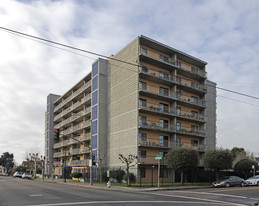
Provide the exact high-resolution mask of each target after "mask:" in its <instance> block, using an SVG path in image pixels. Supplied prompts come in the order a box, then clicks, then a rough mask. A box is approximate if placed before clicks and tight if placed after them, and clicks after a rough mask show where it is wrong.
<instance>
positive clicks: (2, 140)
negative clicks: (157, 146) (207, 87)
mask: <svg viewBox="0 0 259 206" xmlns="http://www.w3.org/2000/svg"><path fill="white" fill-rule="evenodd" d="M258 11H259V1H256V0H246V1H243V0H163V1H161V0H148V1H142V0H131V1H126V0H121V1H118V0H99V1H93V0H77V1H72V0H71V1H69V0H60V1H59V0H55V1H54V0H53V1H50V0H44V1H41V0H38V1H32V0H26V1H14V0H5V1H0V27H5V28H8V29H12V30H17V31H19V32H23V33H27V34H30V35H35V36H38V37H41V38H45V39H49V40H52V41H57V42H60V43H63V44H67V45H70V46H73V47H78V48H81V49H85V50H88V51H93V52H96V53H100V54H103V55H106V56H110V55H111V54H116V53H117V52H118V51H119V50H121V49H122V48H123V47H124V46H125V45H127V44H128V43H130V42H131V41H132V40H133V39H135V38H136V37H137V36H139V35H145V36H147V37H150V38H152V39H154V40H156V41H159V42H161V43H164V44H166V45H169V46H171V47H173V48H176V49H178V50H180V51H183V52H185V53H187V54H190V55H192V56H194V57H196V58H199V59H201V60H203V61H206V62H208V65H207V67H206V69H207V74H208V79H209V80H211V81H214V82H216V83H217V86H218V87H220V88H225V89H229V90H234V91H237V92H240V93H244V94H247V95H251V96H254V97H259V84H258V78H259V26H258V22H259V12H258ZM96 58H97V56H93V55H89V54H86V53H80V52H76V51H72V50H68V49H64V48H57V46H55V47H53V45H52V46H50V45H47V44H43V43H42V42H38V41H35V40H31V39H29V38H24V37H22V36H20V35H14V34H12V33H10V32H6V31H4V30H1V29H0V96H1V100H0V111H1V112H0V131H1V132H0V155H1V154H2V153H4V152H9V153H13V154H14V156H15V161H16V162H17V164H21V162H22V161H23V160H25V157H26V154H27V153H29V152H38V153H40V154H42V155H43V154H44V138H45V136H44V132H45V111H46V103H47V96H48V94H49V93H53V94H64V93H65V92H66V91H68V90H69V89H70V88H71V87H72V86H73V85H74V84H76V83H77V82H78V81H79V80H81V79H82V78H83V77H84V76H85V75H86V74H88V73H89V72H90V70H91V65H92V63H93V62H94V61H95V59H96ZM258 124H259V100H258V99H255V98H248V97H245V96H241V95H237V94H234V93H229V92H226V91H223V90H220V89H217V134H216V135H217V147H219V148H220V147H221V148H226V149H227V148H228V149H231V148H233V147H235V146H236V147H243V148H245V149H246V150H247V151H249V152H250V153H254V154H256V155H258V152H259V146H258V145H259V137H258V134H259V125H258Z"/></svg>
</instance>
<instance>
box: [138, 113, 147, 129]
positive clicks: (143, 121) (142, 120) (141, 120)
mask: <svg viewBox="0 0 259 206" xmlns="http://www.w3.org/2000/svg"><path fill="white" fill-rule="evenodd" d="M139 124H140V125H141V126H142V127H143V126H147V117H145V116H139Z"/></svg>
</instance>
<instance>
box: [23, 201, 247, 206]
mask: <svg viewBox="0 0 259 206" xmlns="http://www.w3.org/2000/svg"><path fill="white" fill-rule="evenodd" d="M122 203H126V204H129V203H177V204H187V205H188V204H197V205H201V204H211V205H229V203H218V202H217V203H214V202H204V201H203V202H191V201H93V202H69V203H49V204H39V205H25V206H58V205H91V204H122ZM242 206H244V205H242Z"/></svg>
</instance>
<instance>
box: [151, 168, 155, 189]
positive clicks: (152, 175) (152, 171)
mask: <svg viewBox="0 0 259 206" xmlns="http://www.w3.org/2000/svg"><path fill="white" fill-rule="evenodd" d="M154 167H155V165H153V166H152V184H151V187H153V170H154Z"/></svg>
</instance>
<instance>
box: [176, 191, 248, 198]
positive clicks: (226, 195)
mask: <svg viewBox="0 0 259 206" xmlns="http://www.w3.org/2000/svg"><path fill="white" fill-rule="evenodd" d="M174 192H175V193H183V192H182V191H174ZM221 192H222V191H221ZM185 193H193V194H204V195H215V196H216V195H220V196H225V197H236V198H241V199H247V197H244V196H238V195H228V194H220V193H216V194H214V193H210V192H194V191H188V192H185Z"/></svg>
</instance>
